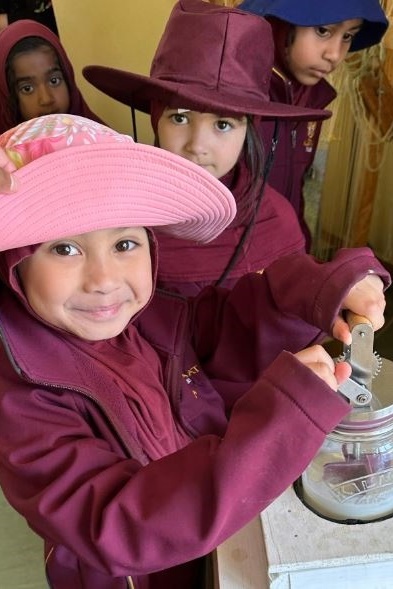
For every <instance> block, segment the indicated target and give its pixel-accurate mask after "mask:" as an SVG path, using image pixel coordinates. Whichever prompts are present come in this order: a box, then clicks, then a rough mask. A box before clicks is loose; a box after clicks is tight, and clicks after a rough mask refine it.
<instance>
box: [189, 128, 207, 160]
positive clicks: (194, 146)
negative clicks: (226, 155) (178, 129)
mask: <svg viewBox="0 0 393 589" xmlns="http://www.w3.org/2000/svg"><path fill="white" fill-rule="evenodd" d="M186 150H187V151H188V152H189V153H193V154H195V155H202V154H204V153H207V151H208V148H207V140H206V134H205V132H204V131H203V130H202V129H195V130H192V131H191V132H190V135H189V137H188V141H187V143H186Z"/></svg>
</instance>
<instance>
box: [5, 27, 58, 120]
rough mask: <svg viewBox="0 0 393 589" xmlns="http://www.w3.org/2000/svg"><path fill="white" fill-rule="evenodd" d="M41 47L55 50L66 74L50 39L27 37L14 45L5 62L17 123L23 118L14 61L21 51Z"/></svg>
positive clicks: (10, 96) (12, 106) (12, 110)
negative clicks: (16, 84)
mask: <svg viewBox="0 0 393 589" xmlns="http://www.w3.org/2000/svg"><path fill="white" fill-rule="evenodd" d="M41 47H49V48H50V49H52V50H53V51H54V52H55V55H56V59H57V62H58V66H59V68H60V69H61V71H62V72H63V75H64V71H63V68H62V67H61V63H60V60H59V56H58V54H57V51H56V49H55V48H54V47H53V45H52V44H51V43H49V41H46V39H42V37H25V38H24V39H21V40H20V41H18V42H17V43H15V45H14V46H13V47H12V49H11V51H10V52H9V54H8V56H7V60H6V63H5V75H6V80H7V86H8V91H9V99H8V100H9V108H10V111H11V113H12V116H13V117H14V119H15V121H16V123H17V124H18V123H21V122H22V121H23V119H22V115H21V113H20V109H19V99H18V94H17V92H16V87H15V71H14V68H13V62H14V59H15V57H16V56H17V55H20V54H21V53H29V52H30V51H35V50H37V49H40V48H41ZM65 82H66V84H67V87H68V81H67V80H65Z"/></svg>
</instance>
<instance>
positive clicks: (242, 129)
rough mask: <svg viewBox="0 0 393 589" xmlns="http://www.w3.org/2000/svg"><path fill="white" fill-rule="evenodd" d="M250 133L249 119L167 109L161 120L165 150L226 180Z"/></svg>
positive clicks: (159, 122)
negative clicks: (225, 177) (248, 127)
mask: <svg viewBox="0 0 393 589" xmlns="http://www.w3.org/2000/svg"><path fill="white" fill-rule="evenodd" d="M246 132H247V117H246V116H240V117H238V118H237V117H232V116H231V117H226V116H220V115H217V114H213V113H201V112H197V111H192V110H185V109H171V108H165V110H164V112H163V114H162V115H161V117H160V119H159V121H158V141H159V145H160V147H161V148H163V149H166V150H167V151H171V152H172V153H175V154H177V155H180V156H182V157H184V158H186V159H187V160H190V161H192V162H194V163H195V164H197V165H198V166H201V167H202V168H205V170H207V171H208V172H210V173H211V174H212V175H213V176H214V177H215V178H222V177H223V176H225V174H227V172H229V171H230V170H231V169H232V168H233V167H234V165H235V164H236V162H237V160H238V158H239V156H240V153H241V151H242V149H243V145H244V141H245V138H246Z"/></svg>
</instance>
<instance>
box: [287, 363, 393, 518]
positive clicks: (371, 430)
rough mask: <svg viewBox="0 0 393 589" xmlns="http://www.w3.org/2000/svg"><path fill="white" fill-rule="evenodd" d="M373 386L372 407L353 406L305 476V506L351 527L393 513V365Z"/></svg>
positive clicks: (386, 369) (301, 492)
mask: <svg viewBox="0 0 393 589" xmlns="http://www.w3.org/2000/svg"><path fill="white" fill-rule="evenodd" d="M377 381H378V385H379V386H378V387H377V390H374V386H373V399H372V401H371V404H370V406H369V407H362V408H359V407H356V408H355V407H354V408H353V409H352V411H351V412H350V414H349V415H348V416H347V417H346V418H345V419H344V420H343V421H342V422H341V423H340V424H339V425H338V426H337V427H336V428H335V430H334V431H333V432H332V433H331V434H329V435H328V436H327V437H326V440H325V442H324V444H323V445H322V447H321V449H320V451H319V452H318V454H317V455H316V456H315V458H314V459H313V460H312V462H311V463H310V464H309V466H308V467H307V469H306V470H305V472H304V473H303V475H302V477H301V489H300V491H299V492H298V494H300V495H301V498H302V500H303V502H304V503H305V504H306V505H307V506H308V507H311V508H312V510H313V511H315V512H316V513H318V514H319V515H321V516H323V517H326V518H328V519H331V520H334V521H340V522H345V521H347V523H356V522H369V521H373V520H376V519H379V518H383V517H386V516H390V515H392V514H393V363H392V362H391V361H389V360H384V378H383V379H380V380H379V379H376V382H377Z"/></svg>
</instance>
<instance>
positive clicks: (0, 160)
mask: <svg viewBox="0 0 393 589" xmlns="http://www.w3.org/2000/svg"><path fill="white" fill-rule="evenodd" d="M15 170H16V168H15V166H14V164H13V163H12V161H11V160H10V159H9V157H8V155H7V154H6V152H5V151H4V150H3V149H1V148H0V192H1V193H6V194H10V193H12V192H16V190H17V189H18V187H17V182H16V178H15V176H14V175H13V174H12V172H15Z"/></svg>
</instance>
